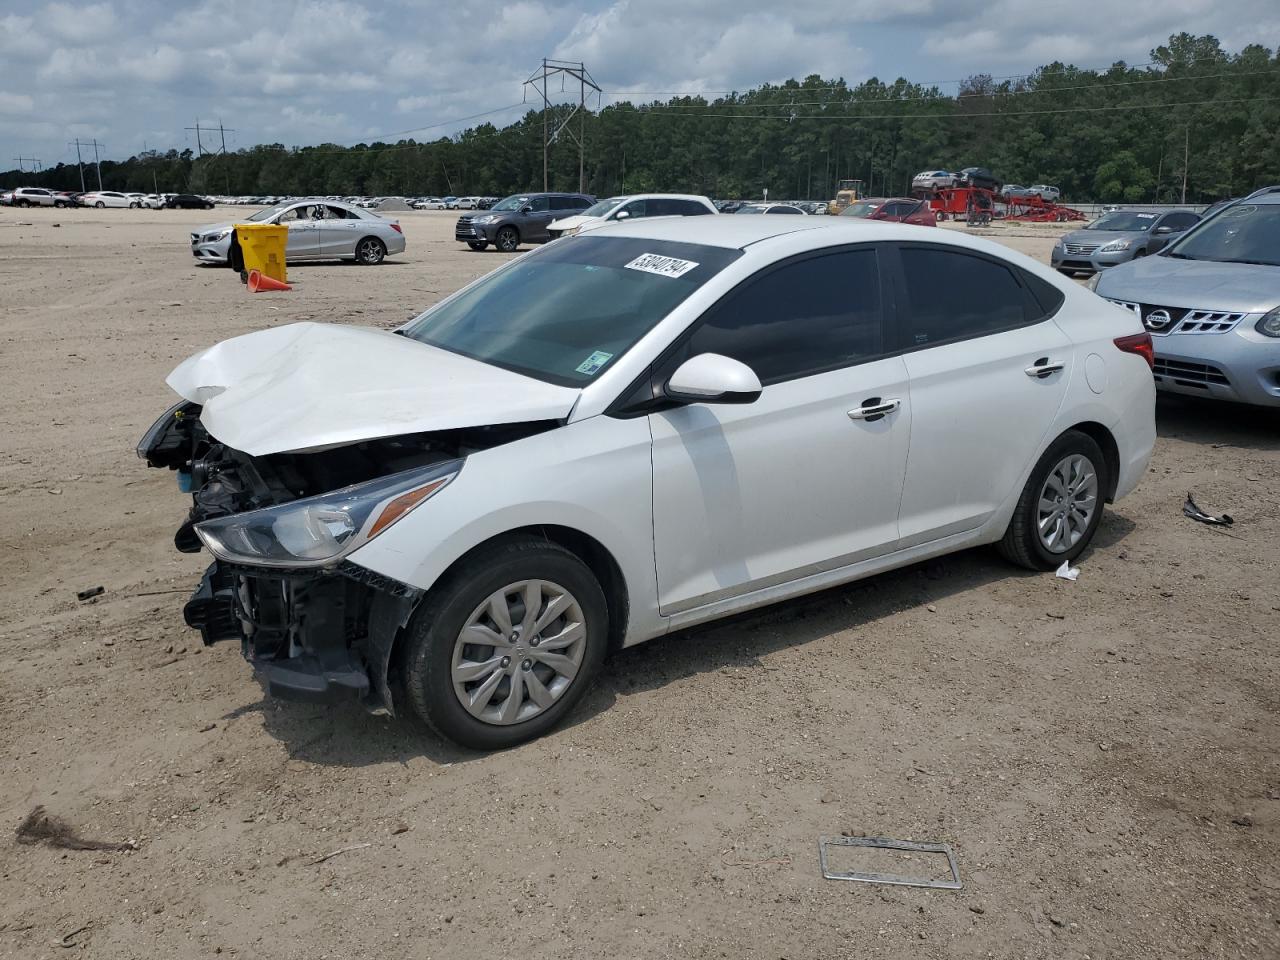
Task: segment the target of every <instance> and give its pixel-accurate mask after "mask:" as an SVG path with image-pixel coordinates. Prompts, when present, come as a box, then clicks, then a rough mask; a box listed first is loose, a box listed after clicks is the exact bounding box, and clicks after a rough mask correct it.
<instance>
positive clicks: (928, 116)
mask: <svg viewBox="0 0 1280 960" xmlns="http://www.w3.org/2000/svg"><path fill="white" fill-rule="evenodd" d="M938 102H939V103H943V104H945V103H949V102H951V101H950V100H939V101H938ZM1275 102H1280V97H1245V98H1241V99H1234V100H1187V101H1183V102H1181V103H1143V104H1132V103H1130V104H1112V105H1110V106H1103V107H1060V108H1057V109H1053V110H990V111H984V112H981V113H954V112H948V113H881V114H870V113H868V114H852V113H850V114H839V115H833V114H829V113H826V114H823V113H815V114H803V115H795V116H789V117H776V116H764V115H761V114H758V113H685V114H670V116H673V117H675V116H683V117H715V118H718V119H723V120H780V121H782V122H784V123H790V122H791V121H793V120H969V119H971V118H973V117H1035V116H1045V115H1048V114H1055V113H1102V112H1106V111H1122V110H1168V109H1171V108H1173V107H1205V106H1210V105H1215V104H1229V103H1275Z"/></svg>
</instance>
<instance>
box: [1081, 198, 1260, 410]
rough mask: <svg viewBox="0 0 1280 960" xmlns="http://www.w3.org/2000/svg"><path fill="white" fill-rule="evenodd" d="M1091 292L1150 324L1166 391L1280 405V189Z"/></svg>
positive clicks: (1115, 271)
mask: <svg viewBox="0 0 1280 960" xmlns="http://www.w3.org/2000/svg"><path fill="white" fill-rule="evenodd" d="M1271 189H1272V190H1273V191H1274V189H1275V188H1271ZM1090 285H1091V286H1092V287H1093V288H1094V290H1095V291H1096V292H1097V293H1098V294H1099V295H1101V296H1103V297H1106V298H1107V299H1108V300H1110V301H1111V302H1112V303H1116V304H1119V305H1120V306H1122V307H1125V308H1127V309H1129V310H1131V311H1133V312H1134V313H1136V314H1137V315H1138V316H1139V317H1141V318H1142V322H1143V325H1144V326H1146V328H1147V330H1148V331H1149V332H1150V333H1151V339H1152V342H1153V343H1154V344H1155V378H1156V388H1157V389H1158V390H1164V391H1167V392H1170V393H1181V394H1188V395H1190V396H1199V397H1217V398H1219V399H1222V400H1236V401H1239V402H1242V403H1251V404H1256V405H1259V406H1268V407H1280V192H1266V191H1259V192H1258V193H1255V194H1252V195H1251V196H1249V197H1246V198H1245V199H1244V200H1240V201H1238V202H1236V203H1234V204H1232V205H1231V206H1228V207H1226V208H1224V209H1223V210H1222V211H1221V212H1219V213H1217V214H1215V215H1214V216H1212V217H1210V218H1209V219H1207V220H1203V221H1201V222H1200V223H1199V224H1198V225H1197V226H1196V227H1194V228H1193V229H1191V230H1190V231H1188V232H1187V233H1186V234H1185V235H1183V236H1182V237H1180V238H1178V239H1177V240H1176V241H1174V242H1173V243H1171V244H1170V245H1169V246H1168V247H1166V248H1165V249H1164V250H1162V251H1161V252H1160V253H1159V254H1158V255H1157V256H1154V257H1144V258H1142V259H1141V260H1134V261H1132V262H1130V263H1125V264H1121V265H1120V266H1118V267H1113V268H1111V269H1110V270H1107V271H1106V272H1105V273H1100V274H1095V276H1094V278H1093V279H1092V280H1091V281H1090Z"/></svg>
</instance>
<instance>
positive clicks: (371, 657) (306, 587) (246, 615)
mask: <svg viewBox="0 0 1280 960" xmlns="http://www.w3.org/2000/svg"><path fill="white" fill-rule="evenodd" d="M419 597H420V592H419V591H417V590H415V589H414V588H412V587H408V586H406V585H405V584H402V583H399V582H397V581H390V580H388V579H387V578H385V577H378V576H376V575H373V576H366V575H365V572H364V571H363V570H362V568H360V567H357V566H355V565H354V564H345V565H343V566H342V567H340V568H338V570H337V571H326V572H311V571H308V572H293V571H278V570H265V569H259V568H251V567H242V566H233V565H231V564H226V563H223V562H221V561H215V562H214V563H212V564H210V566H209V568H208V569H207V570H206V571H205V574H204V577H203V578H202V579H201V581H200V585H199V586H198V587H197V588H196V591H195V593H194V594H193V595H192V597H191V599H190V600H189V601H188V602H187V605H186V607H185V608H184V610H183V616H184V618H185V619H186V622H187V625H188V626H190V627H193V628H195V629H197V630H199V631H200V635H201V638H202V639H203V640H204V642H205V643H206V644H213V643H218V642H220V641H224V640H233V639H238V640H239V641H240V647H241V652H242V653H243V655H244V658H245V659H246V660H248V661H249V662H250V663H252V664H253V666H254V669H255V671H256V672H257V673H258V674H259V676H260V677H261V678H262V680H263V682H264V683H265V685H266V687H267V692H268V693H269V694H271V695H272V696H276V697H279V698H281V699H284V700H300V701H305V702H309V703H337V702H341V701H346V700H358V701H361V702H364V703H365V704H366V705H367V706H369V707H370V708H371V709H378V708H384V709H386V710H388V711H390V710H391V709H392V703H391V695H390V690H389V688H388V684H387V670H388V668H389V664H390V658H391V650H392V649H393V647H394V645H395V639H396V634H397V633H398V631H399V630H400V628H402V627H403V626H404V624H405V622H406V621H407V620H408V617H409V614H410V612H412V609H413V607H414V606H415V605H416V603H417V600H418V599H419Z"/></svg>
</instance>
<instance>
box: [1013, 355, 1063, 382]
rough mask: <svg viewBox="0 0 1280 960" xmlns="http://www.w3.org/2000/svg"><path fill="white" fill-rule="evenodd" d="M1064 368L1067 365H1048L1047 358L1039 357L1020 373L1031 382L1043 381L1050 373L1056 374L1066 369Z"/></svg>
mask: <svg viewBox="0 0 1280 960" xmlns="http://www.w3.org/2000/svg"><path fill="white" fill-rule="evenodd" d="M1066 366H1067V365H1066V364H1065V363H1050V362H1049V358H1048V357H1041V358H1040V359H1039V360H1037V361H1036V362H1035V363H1033V364H1032V365H1031V366H1029V367H1027V368H1026V369H1025V370H1023V371H1022V372H1023V373H1025V374H1026V375H1027V376H1028V377H1030V378H1031V379H1032V380H1043V379H1044V378H1045V377H1047V376H1049V374H1051V373H1057V372H1058V371H1060V370H1064V369H1066Z"/></svg>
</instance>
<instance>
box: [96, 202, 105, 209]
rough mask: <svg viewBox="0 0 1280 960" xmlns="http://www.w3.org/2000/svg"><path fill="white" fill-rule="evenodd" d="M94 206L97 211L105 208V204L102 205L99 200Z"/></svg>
mask: <svg viewBox="0 0 1280 960" xmlns="http://www.w3.org/2000/svg"><path fill="white" fill-rule="evenodd" d="M94 206H95V207H97V208H98V209H99V210H101V209H102V208H103V207H105V206H106V204H105V203H103V202H102V201H101V200H99V201H98V202H97V203H95V204H94Z"/></svg>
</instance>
